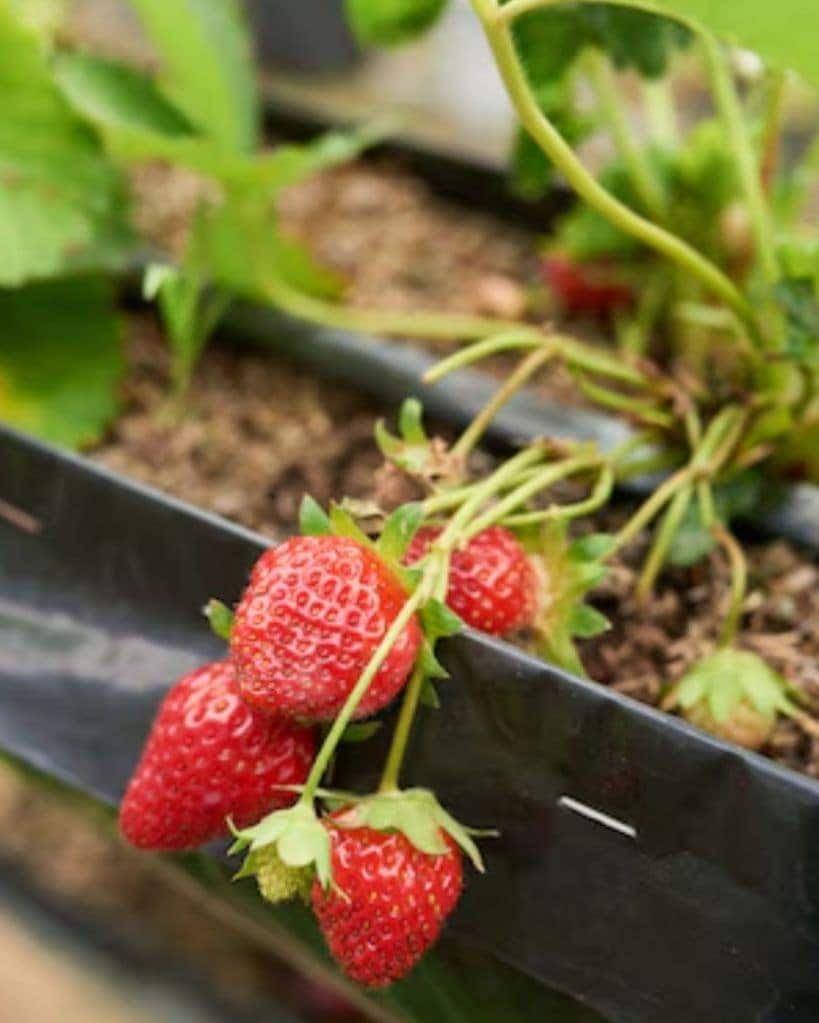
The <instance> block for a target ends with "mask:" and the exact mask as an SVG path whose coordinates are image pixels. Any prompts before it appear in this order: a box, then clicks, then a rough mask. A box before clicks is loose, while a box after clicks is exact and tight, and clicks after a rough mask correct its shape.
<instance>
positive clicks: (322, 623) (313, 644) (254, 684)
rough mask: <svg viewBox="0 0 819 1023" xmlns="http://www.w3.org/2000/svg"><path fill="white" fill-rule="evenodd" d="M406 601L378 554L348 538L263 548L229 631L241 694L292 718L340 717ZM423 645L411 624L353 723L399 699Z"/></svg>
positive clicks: (298, 540) (293, 541)
mask: <svg viewBox="0 0 819 1023" xmlns="http://www.w3.org/2000/svg"><path fill="white" fill-rule="evenodd" d="M406 599H407V597H406V594H405V593H404V591H403V589H402V588H401V585H400V583H399V582H398V580H397V578H396V577H395V576H394V575H393V573H392V572H390V570H389V569H388V567H387V566H386V565H385V564H384V562H383V561H382V560H381V559H380V558H379V557H378V555H377V554H376V553H375V552H374V551H373V550H371V549H370V548H369V547H366V546H364V545H363V544H361V543H359V542H358V541H356V540H352V539H350V538H348V537H344V536H296V537H293V538H292V539H291V540H288V541H287V542H286V543H283V544H281V546H279V547H275V548H273V549H272V550H269V551H266V552H265V553H264V554H263V555H262V556H261V558H259V560H258V561H257V562H256V566H255V567H254V569H253V573H252V575H251V577H250V583H249V585H248V587H247V589H246V590H245V593H244V596H243V597H242V600H241V602H240V604H239V606H238V608H237V609H236V615H235V618H234V622H233V630H232V633H231V641H230V653H231V657H232V659H233V662H234V664H235V665H236V673H237V676H238V678H239V685H240V687H241V691H242V696H243V697H244V698H245V699H246V700H248V701H249V702H251V703H253V704H256V705H257V706H259V707H261V708H263V709H264V710H267V711H271V712H274V713H279V714H286V715H288V716H290V717H298V718H304V719H308V720H324V719H328V718H333V717H335V715H336V714H337V713H338V712H339V710H340V709H341V707H342V706H343V704H344V701H345V699H346V698H347V696H348V695H349V693H350V691H351V690H352V688H353V687H354V686H355V683H356V682H357V681H358V679H359V677H360V676H361V673H362V672H363V670H364V669H365V667H366V666H367V663H368V661H369V660H370V658H371V656H372V654H373V653H374V652H375V649H376V647H377V646H378V644H379V643H380V642H381V640H382V639H383V637H384V634H385V633H386V631H387V629H388V628H389V627H390V625H391V624H392V622H393V621H394V620H395V618H396V617H397V615H398V614H399V612H400V610H401V608H402V606H403V604H404V603H405V601H406ZM420 643H421V630H420V627H419V625H418V623H417V621H416V620H415V619H414V618H413V619H411V620H410V622H409V623H408V624H407V626H406V627H405V628H404V630H403V631H402V632H401V634H400V635H399V637H398V640H397V641H396V643H395V644H394V645H393V648H392V650H391V651H390V653H389V654H388V655H387V658H386V660H385V661H384V663H383V664H382V665H381V668H380V669H379V670H378V672H377V673H376V676H375V678H374V679H373V681H372V683H371V684H370V687H369V689H368V690H367V692H366V693H365V694H364V698H363V699H362V701H361V703H360V704H359V706H358V709H357V711H356V714H355V716H356V717H366V716H367V715H368V714H372V713H374V712H375V711H377V710H379V709H380V708H381V707H383V706H384V705H385V704H387V703H389V702H390V700H392V699H393V697H394V696H395V695H396V694H397V693H398V692H399V690H400V689H401V687H402V686H403V685H404V683H405V682H406V680H407V676H408V675H409V673H410V671H411V670H412V665H413V662H414V661H415V657H416V654H417V653H418V648H419V646H420Z"/></svg>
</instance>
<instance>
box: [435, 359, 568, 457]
mask: <svg viewBox="0 0 819 1023" xmlns="http://www.w3.org/2000/svg"><path fill="white" fill-rule="evenodd" d="M553 356H554V349H553V348H549V347H543V348H540V349H536V350H535V351H534V352H531V353H530V354H529V355H528V356H527V357H526V358H525V359H523V361H522V362H521V364H520V365H519V366H518V367H517V369H516V370H515V371H514V372H513V373H510V375H509V376H508V377H507V378H506V380H505V381H504V383H503V384H502V385H501V387H499V388H498V390H497V391H496V392H495V393H494V394H493V395H492V397H491V398H490V399H489V401H488V402H487V403H486V405H484V407H483V408H482V409H481V411H480V412H479V413H478V414H477V416H475V418H474V419H473V420H472V422H471V423H470V424H469V426H468V427H467V428H466V429H465V430H464V432H463V433H462V434H461V436H460V437H459V438H458V440H457V441H456V442H455V444H454V445H453V447H452V451H451V454H453V455H456V456H459V457H461V458H464V459H465V458H467V457H468V455H469V454H470V452H471V451H472V449H473V448H474V447H475V445H476V444H477V443H478V441H479V440H480V439H481V437H482V436H483V435H484V432H485V431H486V428H487V427H488V426H489V424H490V423H491V422H492V420H493V419H494V418H495V416H496V415H497V414H498V412H500V410H501V409H502V408H503V406H504V405H506V403H507V402H508V401H510V400H511V399H512V398H513V397H514V396H515V395H516V394H517V392H518V391H519V390H520V389H521V387H523V386H524V384H526V383H527V381H528V380H530V379H531V378H532V377H533V376H534V374H535V373H536V372H537V371H538V370H539V369H540V367H541V366H543V365H544V363H546V362H548V361H549V359H551V358H552V357H553Z"/></svg>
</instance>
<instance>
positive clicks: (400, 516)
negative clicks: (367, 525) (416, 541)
mask: <svg viewBox="0 0 819 1023" xmlns="http://www.w3.org/2000/svg"><path fill="white" fill-rule="evenodd" d="M423 520H424V506H423V505H422V504H421V503H420V502H418V501H412V502H410V503H409V504H403V505H401V507H400V508H396V509H395V511H394V512H393V513H392V515H390V517H389V518H388V519H387V521H386V523H385V524H384V529H383V531H382V533H381V536H380V537H379V540H378V544H377V546H378V552H379V554H380V555H381V557H382V558H383V559H384V560H385V561H386V562H400V561H401V559H402V558H403V556H404V555H405V554H406V552H407V548H408V547H409V545H410V543H411V542H412V538H413V537H414V536H415V534H416V533H417V531H418V527H419V526H420V525H421V523H422V522H423Z"/></svg>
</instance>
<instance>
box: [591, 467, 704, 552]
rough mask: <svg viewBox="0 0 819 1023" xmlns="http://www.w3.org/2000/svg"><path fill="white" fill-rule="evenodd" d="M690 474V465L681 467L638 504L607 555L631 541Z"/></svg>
mask: <svg viewBox="0 0 819 1023" xmlns="http://www.w3.org/2000/svg"><path fill="white" fill-rule="evenodd" d="M692 476H693V472H692V469H691V466H686V467H685V468H683V469H679V470H678V471H677V472H675V473H674V474H673V475H672V476H669V477H668V479H667V480H664V482H663V483H661V484H660V486H659V487H657V489H656V490H655V491H654V493H653V494H652V495H651V497H649V498H648V500H647V501H645V502H644V503H643V504H642V505H640V507H639V508H638V509H637V511H636V512H635V513H634V514H633V515H632V516H631V518H630V519H629V520H628V522H626V524H625V525H624V526H623V527H622V529H620V531H619V532H618V533H617V535H616V538H615V544H614V547H613V548H612V549H611V551H610V552H609V556H611V554H613V553H614V552H615V551H617V550H620V548H622V547H625V546H626V545H627V544H629V543H631V541H632V540H633V539H634V538H635V537H636V536H637V535H638V534H639V533H640V532H642V530H643V529H645V527H646V526H648V525H649V524H650V523H651V521H652V520H653V519H654V518H655V516H656V515H658V514H659V513H660V512H661V511H662V509H663V506H664V505H666V504H667V503H668V502H669V501H670V500H671V499H672V498H673V497H674V495H675V494H676V493H677V491H678V490H679V489H680V488H681V487H684V486H687V485H688V484H689V482H690V480H691V478H692Z"/></svg>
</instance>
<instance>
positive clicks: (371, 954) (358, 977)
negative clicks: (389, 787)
mask: <svg viewBox="0 0 819 1023" xmlns="http://www.w3.org/2000/svg"><path fill="white" fill-rule="evenodd" d="M326 826H327V829H328V831H329V834H330V841H331V847H332V850H331V863H332V871H333V882H334V884H335V885H336V886H337V887H338V888H339V889H341V893H339V892H338V891H337V890H336V889H335V888H331V889H329V891H325V890H324V888H323V887H322V885H321V884H320V882H319V881H318V880H316V881H314V882H313V910H314V912H315V914H316V916H317V917H318V921H319V925H320V926H321V929H322V931H323V933H324V937H325V938H326V940H327V944H328V945H329V946H330V951H331V952H332V953H333V956H334V957H335V959H336V960H337V961H338V963H339V965H340V966H341V967H342V969H343V970H344V972H345V973H346V974H347V975H348V976H349V977H351V978H352V979H353V980H355V981H358V983H359V984H364V985H366V986H367V987H370V988H377V987H385V986H386V985H387V984H392V983H393V981H396V980H399V979H400V978H401V977H403V976H404V975H405V974H406V973H408V972H409V971H410V970H411V969H412V967H413V966H414V965H415V964H416V963H417V962H418V960H419V959H420V958H421V956H422V955H423V954H424V952H426V950H427V949H428V948H429V947H430V946H431V945H432V944H433V943H434V942H435V940H436V939H437V937H438V934H439V932H440V930H441V926H442V924H443V922H444V920H445V919H446V918H447V917H448V916H449V914H450V913H451V912H452V910H453V909H454V908H455V904H456V903H457V901H458V898H459V897H460V894H461V887H462V883H463V864H462V860H461V851H460V849H459V848H458V846H457V845H456V844H455V843H454V842H453V840H452V839H451V838H450V837H449V835H447V834H446V833H445V832H443V831H442V832H441V834H442V836H443V837H444V839H445V841H446V844H447V846H448V847H449V852H447V853H443V854H441V855H430V854H429V853H425V852H421V850H420V849H417V848H416V847H415V846H414V845H413V844H412V843H411V842H410V841H409V839H408V838H407V837H406V836H405V835H404V834H403V833H402V832H400V831H375V830H374V829H373V828H369V827H358V828H352V829H344V828H340V827H337V826H336V825H335V824H334V823H333V820H332V818H330V819H329V820H327V821H326Z"/></svg>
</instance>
